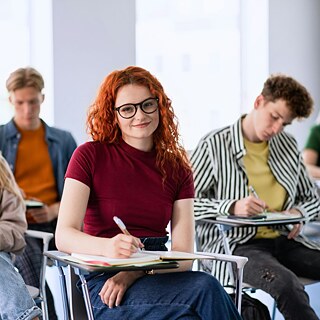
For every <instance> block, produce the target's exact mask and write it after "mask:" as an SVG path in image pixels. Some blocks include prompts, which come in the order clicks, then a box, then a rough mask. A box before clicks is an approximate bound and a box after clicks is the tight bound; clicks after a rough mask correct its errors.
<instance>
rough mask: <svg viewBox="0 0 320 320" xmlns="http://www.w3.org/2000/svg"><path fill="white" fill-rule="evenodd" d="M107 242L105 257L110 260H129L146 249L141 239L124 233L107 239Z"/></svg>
mask: <svg viewBox="0 0 320 320" xmlns="http://www.w3.org/2000/svg"><path fill="white" fill-rule="evenodd" d="M106 242H107V243H106V246H105V251H104V252H103V255H104V256H106V257H110V258H129V257H130V256H131V255H132V254H133V253H135V252H137V251H138V249H139V248H143V247H144V246H143V244H142V242H141V241H140V239H139V238H136V237H134V236H131V235H126V234H123V233H119V234H117V235H116V236H115V237H113V238H110V239H106Z"/></svg>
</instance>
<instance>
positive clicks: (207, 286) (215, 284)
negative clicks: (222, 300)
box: [193, 271, 224, 294]
mask: <svg viewBox="0 0 320 320" xmlns="http://www.w3.org/2000/svg"><path fill="white" fill-rule="evenodd" d="M193 274H194V279H193V281H194V284H195V286H196V287H197V288H199V289H200V290H201V291H203V292H204V293H205V294H208V293H209V292H215V293H216V292H218V291H223V292H224V289H223V287H222V285H221V284H220V282H219V281H218V280H217V279H216V278H215V277H213V276H212V275H211V274H208V273H206V272H201V271H194V272H193Z"/></svg>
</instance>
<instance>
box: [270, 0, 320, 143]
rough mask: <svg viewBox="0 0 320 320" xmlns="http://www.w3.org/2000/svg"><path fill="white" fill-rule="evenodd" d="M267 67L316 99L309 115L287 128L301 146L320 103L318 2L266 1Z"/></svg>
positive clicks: (313, 0)
mask: <svg viewBox="0 0 320 320" xmlns="http://www.w3.org/2000/svg"><path fill="white" fill-rule="evenodd" d="M269 10H270V11H269V69H270V73H274V72H283V73H286V74H288V75H291V76H293V77H294V78H296V79H297V80H298V81H300V82H301V83H302V84H304V85H305V86H306V88H307V89H308V90H309V92H310V93H311V95H312V96H313V98H314V101H315V111H314V112H313V114H312V116H311V117H310V118H309V119H307V120H304V121H302V122H295V123H294V124H293V125H292V126H290V127H289V128H288V131H289V132H291V133H293V134H294V136H295V137H296V138H297V140H298V143H299V145H300V147H301V148H302V147H303V145H304V143H305V140H306V138H307V135H308V132H309V128H310V126H311V125H312V124H313V123H314V121H315V119H316V117H317V114H318V111H319V102H320V58H319V57H320V19H319V13H320V1H319V0H307V1H305V0H281V1H279V0H270V1H269Z"/></svg>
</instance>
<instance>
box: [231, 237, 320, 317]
mask: <svg viewBox="0 0 320 320" xmlns="http://www.w3.org/2000/svg"><path fill="white" fill-rule="evenodd" d="M234 254H236V255H240V256H245V257H248V258H249V261H248V262H247V264H246V267H245V269H244V278H243V280H244V281H245V282H247V283H249V284H250V285H252V286H254V287H255V288H259V289H262V290H263V291H265V292H267V293H269V294H270V295H271V296H272V297H273V298H274V299H275V300H276V302H277V307H278V309H279V310H280V312H281V313H282V315H283V316H284V318H285V319H287V320H290V319H308V320H313V319H319V318H318V317H317V315H316V314H315V312H314V311H313V309H312V308H311V307H310V304H309V297H308V295H307V293H306V292H305V291H304V287H303V285H302V284H301V283H300V281H299V279H298V277H297V276H301V277H306V278H311V279H315V280H320V251H318V250H312V249H308V248H306V247H305V246H303V245H302V244H300V243H298V242H296V241H294V240H288V239H287V238H286V237H285V236H280V237H278V238H276V239H255V240H251V241H249V242H247V243H245V244H243V245H239V246H238V247H237V248H236V250H235V251H234Z"/></svg>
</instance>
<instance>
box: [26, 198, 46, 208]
mask: <svg viewBox="0 0 320 320" xmlns="http://www.w3.org/2000/svg"><path fill="white" fill-rule="evenodd" d="M24 203H25V205H26V207H27V209H37V208H42V207H43V206H44V203H43V202H40V201H36V200H24Z"/></svg>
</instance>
